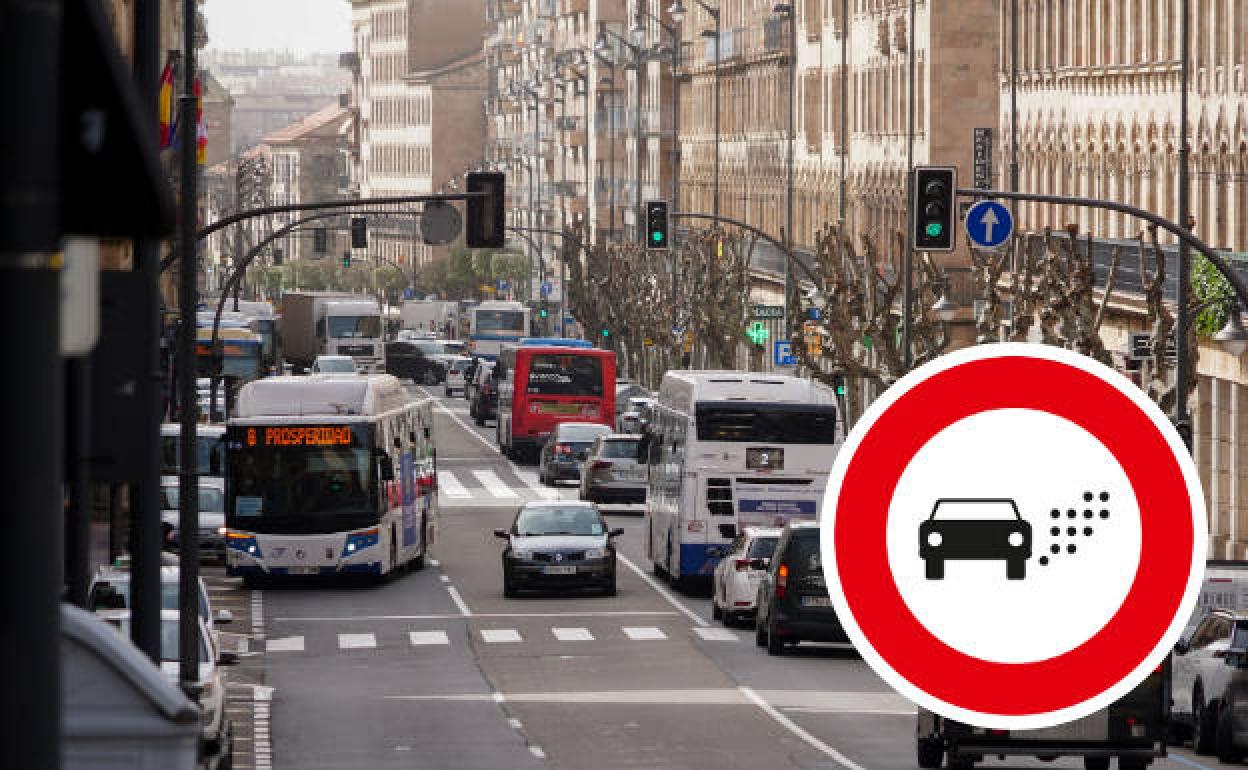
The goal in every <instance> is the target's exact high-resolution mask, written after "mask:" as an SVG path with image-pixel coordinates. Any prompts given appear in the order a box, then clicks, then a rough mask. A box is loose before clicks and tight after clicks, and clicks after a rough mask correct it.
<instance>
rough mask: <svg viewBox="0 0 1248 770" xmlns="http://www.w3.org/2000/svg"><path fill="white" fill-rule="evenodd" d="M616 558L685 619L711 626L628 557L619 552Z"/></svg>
mask: <svg viewBox="0 0 1248 770" xmlns="http://www.w3.org/2000/svg"><path fill="white" fill-rule="evenodd" d="M615 558H616V559H617V560H618V561H621V562H623V563H624V566H625V567H628V568H629V569H631V570H632V571H633V572H635V573H636V574H637V577H639V578H641V579H642V580H644V581H645V582H646V585H648V586H650V587H651V588H653V589H654V590H655V592H656V593H658V595H659V596H662V597H663V598H664V599H667V603H668V604H670V605H672V606H673V607H675V608H676V609H678V610H680V611H681V612H683V613H684V614H685V617H687V618H689V619H690V620H692V621H693V622H694V623H697V624H698V625H699V626H709V625H710V623H709V622H708V621H707V620H706V619H705V618H703V617H702V616H701V615H699V614H698V613H696V612H694V611H693V610H691V609H689V608H688V607H686V606H685V605H683V604H681V603H680V600H678V599H677V598H676V597H675V596H672V594H671V593H670V592H669V591H668V590H667V589H666V588H664V587H663V586H661V585H659V581H657V580H655V579H654V578H653V577H651V576H650V575H647V574H646V573H645V571H644V570H642V568H641V567H638V566H637V565H636V564H633V562H632V561H631V560H630V559H629V558H628V557H627V556H625V555H624V554H622V553H619V552H618V551H617V552H616V554H615Z"/></svg>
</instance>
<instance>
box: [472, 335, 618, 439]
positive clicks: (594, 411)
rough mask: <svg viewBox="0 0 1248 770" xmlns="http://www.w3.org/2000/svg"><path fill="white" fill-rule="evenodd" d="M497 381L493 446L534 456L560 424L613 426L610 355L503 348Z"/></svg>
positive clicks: (565, 349)
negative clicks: (495, 433)
mask: <svg viewBox="0 0 1248 770" xmlns="http://www.w3.org/2000/svg"><path fill="white" fill-rule="evenodd" d="M494 376H495V378H496V379H497V381H498V419H497V421H496V424H497V426H498V447H499V449H500V450H502V453H503V454H504V455H506V456H507V457H510V458H520V457H522V456H529V457H532V456H534V455H535V454H536V453H537V451H538V450H539V449H541V447H542V444H544V443H545V442H546V439H547V437H549V436H550V434H551V433H552V432H553V431H554V429H555V425H557V424H558V423H561V422H594V423H600V424H602V425H613V424H614V420H615V352H614V351H611V350H598V349H596V348H573V347H561V346H555V345H504V346H503V349H502V353H501V354H500V355H499V358H498V364H497V367H496V369H495V371H494Z"/></svg>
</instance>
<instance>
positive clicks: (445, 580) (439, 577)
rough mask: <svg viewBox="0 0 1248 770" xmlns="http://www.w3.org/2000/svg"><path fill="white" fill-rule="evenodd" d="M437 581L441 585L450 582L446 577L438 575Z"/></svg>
mask: <svg viewBox="0 0 1248 770" xmlns="http://www.w3.org/2000/svg"><path fill="white" fill-rule="evenodd" d="M438 580H441V581H442V582H443V583H449V582H451V579H450V578H449V577H447V576H446V575H438Z"/></svg>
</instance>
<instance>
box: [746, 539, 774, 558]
mask: <svg viewBox="0 0 1248 770" xmlns="http://www.w3.org/2000/svg"><path fill="white" fill-rule="evenodd" d="M778 542H780V538H778V537H756V538H754V541H753V542H752V543H750V550H749V551H747V552H746V554H745V555H746V557H747V558H750V559H770V558H771V555H772V554H774V553H775V552H776V543H778Z"/></svg>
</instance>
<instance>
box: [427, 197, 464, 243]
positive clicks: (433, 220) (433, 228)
mask: <svg viewBox="0 0 1248 770" xmlns="http://www.w3.org/2000/svg"><path fill="white" fill-rule="evenodd" d="M462 225H463V220H462V219H461V218H460V216H459V209H457V208H455V207H454V206H452V205H451V204H449V203H447V202H446V201H429V202H428V203H426V204H425V206H424V209H423V210H422V211H421V213H420V235H421V237H422V238H423V239H424V241H425V243H428V244H432V245H435V246H440V245H442V244H445V243H450V242H451V241H453V240H455V239H456V238H458V237H459V231H460V228H461V226H462Z"/></svg>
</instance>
